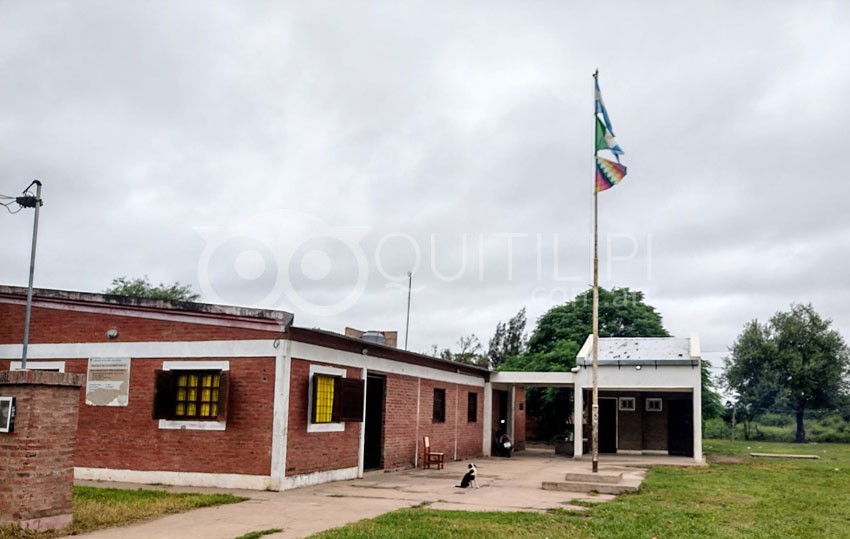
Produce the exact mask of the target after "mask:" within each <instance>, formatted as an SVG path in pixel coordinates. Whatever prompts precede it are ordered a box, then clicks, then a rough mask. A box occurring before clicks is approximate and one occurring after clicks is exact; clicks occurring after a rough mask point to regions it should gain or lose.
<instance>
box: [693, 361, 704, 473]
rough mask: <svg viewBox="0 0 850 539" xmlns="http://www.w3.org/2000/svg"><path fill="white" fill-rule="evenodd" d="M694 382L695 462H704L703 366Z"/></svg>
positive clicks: (699, 368) (699, 367)
mask: <svg viewBox="0 0 850 539" xmlns="http://www.w3.org/2000/svg"><path fill="white" fill-rule="evenodd" d="M696 370H697V379H696V381H695V382H694V392H693V397H694V406H693V408H694V419H693V422H694V461H695V462H702V366H701V365H700V366H698V367H697V369H696Z"/></svg>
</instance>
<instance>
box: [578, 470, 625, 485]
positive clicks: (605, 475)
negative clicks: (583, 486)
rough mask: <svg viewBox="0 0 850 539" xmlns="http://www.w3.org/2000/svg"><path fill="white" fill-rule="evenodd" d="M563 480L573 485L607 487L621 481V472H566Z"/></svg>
mask: <svg viewBox="0 0 850 539" xmlns="http://www.w3.org/2000/svg"><path fill="white" fill-rule="evenodd" d="M564 480H566V481H572V482H575V483H607V484H609V485H616V484H618V483H620V482H621V481H622V480H623V472H619V473H614V472H597V473H589V472H567V474H566V475H565V476H564Z"/></svg>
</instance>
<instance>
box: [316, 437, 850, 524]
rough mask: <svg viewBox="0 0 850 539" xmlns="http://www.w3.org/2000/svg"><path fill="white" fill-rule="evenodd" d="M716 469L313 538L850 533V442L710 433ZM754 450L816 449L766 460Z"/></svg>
mask: <svg viewBox="0 0 850 539" xmlns="http://www.w3.org/2000/svg"><path fill="white" fill-rule="evenodd" d="M703 448H704V450H705V451H706V453H707V460H708V461H709V462H710V463H711V465H710V466H708V467H699V468H671V467H656V468H654V469H652V470H651V471H650V472H649V474H648V475H647V478H646V481H644V483H643V486H642V487H641V491H640V492H639V493H635V494H626V495H622V496H620V497H618V498H617V499H616V500H614V501H612V502H608V503H602V504H598V505H593V506H591V507H590V508H588V510H587V511H585V512H576V511H573V512H570V511H563V510H555V511H552V512H550V513H547V514H538V513H472V512H463V511H434V510H430V509H428V508H427V507H419V508H414V509H406V510H401V511H395V512H393V513H388V514H386V515H383V516H380V517H378V518H375V519H372V520H367V521H363V522H360V523H357V524H353V525H349V526H346V527H343V528H339V529H337V530H331V531H329V532H325V533H322V534H319V535H317V536H315V537H318V538H322V539H342V538H346V539H347V538H371V537H393V538H410V539H413V538H423V539H425V538H429V539H430V538H434V537H447V538H453V537H457V538H482V539H483V538H487V539H491V538H493V537H517V538H524V537H528V538H531V537H535V538H544V537H549V538H555V537H577V538H584V537H588V538H590V537H597V538H609V537H610V538H624V539H625V538H628V539H632V538H646V539H650V538H652V537H656V538H658V539H666V538H677V539H682V538H714V537H716V538H736V539H737V538H739V537H754V538H762V537H763V538H767V537H776V538H780V537H781V538H783V539H786V538H789V537H794V538H817V539H821V538H826V537H829V538H840V537H848V538H850V445H844V444H802V445H800V444H788V443H768V442H752V441H750V442H735V443H732V442H729V441H723V440H706V441H705V442H704V446H703ZM750 452H758V453H795V454H816V455H818V456H819V457H820V459H819V460H790V459H759V458H752V457H749V456H748V455H749V453H750Z"/></svg>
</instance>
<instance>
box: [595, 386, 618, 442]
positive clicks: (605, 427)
mask: <svg viewBox="0 0 850 539" xmlns="http://www.w3.org/2000/svg"><path fill="white" fill-rule="evenodd" d="M599 452H600V453H616V452H617V399H612V398H600V399H599Z"/></svg>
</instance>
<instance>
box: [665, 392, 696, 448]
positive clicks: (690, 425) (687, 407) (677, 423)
mask: <svg viewBox="0 0 850 539" xmlns="http://www.w3.org/2000/svg"><path fill="white" fill-rule="evenodd" d="M667 453H668V454H670V455H680V456H684V457H693V456H694V403H693V401H691V399H668V400H667Z"/></svg>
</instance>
